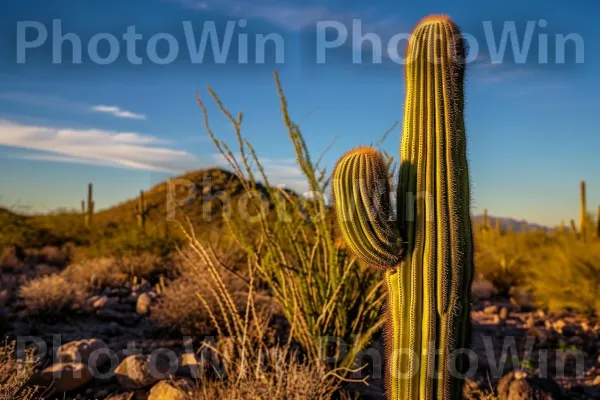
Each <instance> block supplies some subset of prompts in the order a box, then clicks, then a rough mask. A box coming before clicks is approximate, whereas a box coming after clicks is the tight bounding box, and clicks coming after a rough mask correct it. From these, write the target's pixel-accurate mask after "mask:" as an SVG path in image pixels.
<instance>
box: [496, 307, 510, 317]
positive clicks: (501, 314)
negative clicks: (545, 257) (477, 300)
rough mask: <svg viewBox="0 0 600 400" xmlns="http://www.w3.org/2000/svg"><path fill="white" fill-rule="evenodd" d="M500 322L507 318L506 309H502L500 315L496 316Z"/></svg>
mask: <svg viewBox="0 0 600 400" xmlns="http://www.w3.org/2000/svg"><path fill="white" fill-rule="evenodd" d="M498 316H499V317H500V319H501V320H505V319H507V318H508V309H507V308H506V307H502V308H501V309H500V314H499V315H498Z"/></svg>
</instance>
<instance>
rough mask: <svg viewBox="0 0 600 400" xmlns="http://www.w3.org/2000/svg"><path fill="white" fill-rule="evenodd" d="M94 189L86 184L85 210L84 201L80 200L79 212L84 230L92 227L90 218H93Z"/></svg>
mask: <svg viewBox="0 0 600 400" xmlns="http://www.w3.org/2000/svg"><path fill="white" fill-rule="evenodd" d="M93 191H94V187H93V185H92V184H91V183H89V184H88V195H87V209H86V207H85V204H84V201H83V200H81V212H82V214H83V222H84V224H85V227H86V228H89V227H90V226H92V217H93V216H94V200H93V194H94V193H93Z"/></svg>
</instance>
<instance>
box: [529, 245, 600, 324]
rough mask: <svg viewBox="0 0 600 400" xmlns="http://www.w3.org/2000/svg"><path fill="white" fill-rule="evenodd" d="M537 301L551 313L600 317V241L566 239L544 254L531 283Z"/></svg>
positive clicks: (532, 273)
mask: <svg viewBox="0 0 600 400" xmlns="http://www.w3.org/2000/svg"><path fill="white" fill-rule="evenodd" d="M528 286H529V288H530V289H531V290H532V291H533V293H534V295H535V299H536V301H537V302H538V303H539V304H540V305H541V306H544V307H547V308H548V309H549V310H551V311H558V310H564V309H572V310H576V311H581V312H585V313H590V314H594V313H595V314H600V297H599V296H598V293H600V241H595V242H590V243H582V242H580V241H577V240H568V239H565V240H563V241H561V242H560V243H558V244H556V245H554V246H550V247H548V248H547V249H545V251H544V252H543V253H542V254H541V256H540V257H539V259H538V261H537V263H536V264H535V266H534V268H533V270H532V271H531V276H530V278H529V279H528Z"/></svg>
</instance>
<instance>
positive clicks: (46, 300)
mask: <svg viewBox="0 0 600 400" xmlns="http://www.w3.org/2000/svg"><path fill="white" fill-rule="evenodd" d="M19 295H20V296H21V297H22V298H23V301H24V303H25V306H26V313H27V315H28V316H31V317H43V318H53V317H61V316H63V315H64V313H65V312H68V311H69V310H71V309H72V307H73V306H74V305H75V304H81V302H82V301H83V299H84V297H85V290H84V289H83V288H82V287H80V286H78V285H73V284H72V283H71V282H69V281H68V280H67V279H65V278H64V277H63V276H61V275H50V276H45V277H42V278H37V279H34V280H31V281H29V282H27V283H26V284H25V285H23V286H22V287H21V289H20V292H19Z"/></svg>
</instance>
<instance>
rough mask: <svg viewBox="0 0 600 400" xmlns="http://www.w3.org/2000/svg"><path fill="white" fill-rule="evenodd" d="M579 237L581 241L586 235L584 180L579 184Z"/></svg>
mask: <svg viewBox="0 0 600 400" xmlns="http://www.w3.org/2000/svg"><path fill="white" fill-rule="evenodd" d="M579 192H580V193H579V238H580V239H581V240H582V241H585V240H586V237H587V222H588V221H587V205H586V202H585V181H581V183H580V185H579Z"/></svg>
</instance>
